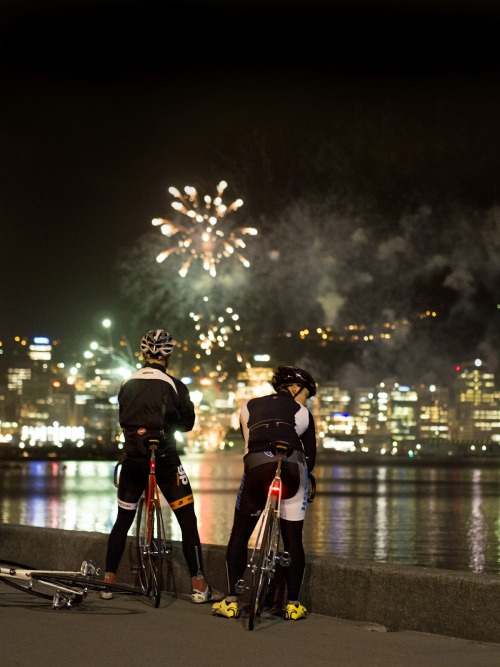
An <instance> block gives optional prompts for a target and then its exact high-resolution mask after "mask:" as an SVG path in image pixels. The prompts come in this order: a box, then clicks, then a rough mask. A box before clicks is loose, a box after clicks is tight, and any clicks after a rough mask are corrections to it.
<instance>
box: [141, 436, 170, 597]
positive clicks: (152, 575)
mask: <svg viewBox="0 0 500 667" xmlns="http://www.w3.org/2000/svg"><path fill="white" fill-rule="evenodd" d="M159 444H160V441H159V440H157V439H153V438H151V439H150V440H149V449H150V452H151V455H150V459H149V476H148V482H147V485H146V488H145V489H144V493H143V494H142V496H141V498H140V499H139V504H138V506H137V523H136V537H135V551H136V555H137V560H138V570H139V581H140V584H141V588H142V591H143V593H144V595H147V596H148V597H151V598H152V600H153V604H154V606H155V607H159V605H160V600H161V591H162V583H163V560H164V559H165V558H166V557H167V555H168V554H170V553H172V543H171V542H170V541H167V539H166V533H165V525H164V523H163V515H162V513H161V504H160V489H159V487H158V484H157V482H156V457H155V451H156V450H157V449H158V446H159Z"/></svg>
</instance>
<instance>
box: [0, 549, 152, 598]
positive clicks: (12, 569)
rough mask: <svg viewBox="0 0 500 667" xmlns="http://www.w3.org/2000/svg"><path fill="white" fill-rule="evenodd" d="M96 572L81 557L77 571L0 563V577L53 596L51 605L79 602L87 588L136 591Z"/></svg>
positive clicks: (25, 589)
mask: <svg viewBox="0 0 500 667" xmlns="http://www.w3.org/2000/svg"><path fill="white" fill-rule="evenodd" d="M98 573H99V568H97V567H96V566H95V564H94V562H93V561H83V562H82V564H81V567H80V570H79V571H78V572H75V571H69V570H68V571H66V570H36V569H32V568H29V567H25V566H21V565H14V564H10V563H0V581H2V582H3V583H5V584H7V585H9V586H12V587H13V588H16V589H18V590H21V591H23V592H25V593H29V594H30V595H36V596H37V597H40V598H43V599H45V600H52V608H53V609H61V608H63V607H72V606H73V605H75V604H79V603H80V602H82V601H83V600H84V599H85V598H86V597H87V594H88V592H89V590H96V591H103V590H112V591H115V592H118V593H126V594H129V595H138V594H139V592H138V591H137V590H134V589H132V588H128V587H127V586H120V585H117V584H105V583H104V582H103V581H102V580H98V579H94V578H93V577H95V576H96V575H98ZM141 594H142V593H141Z"/></svg>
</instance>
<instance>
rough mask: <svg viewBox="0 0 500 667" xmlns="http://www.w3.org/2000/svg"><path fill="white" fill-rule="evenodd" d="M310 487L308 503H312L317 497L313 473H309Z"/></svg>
mask: <svg viewBox="0 0 500 667" xmlns="http://www.w3.org/2000/svg"><path fill="white" fill-rule="evenodd" d="M308 477H309V486H308V489H307V502H308V503H312V501H313V500H314V498H315V497H316V478H315V477H314V475H313V474H312V472H310V473H309V475H308Z"/></svg>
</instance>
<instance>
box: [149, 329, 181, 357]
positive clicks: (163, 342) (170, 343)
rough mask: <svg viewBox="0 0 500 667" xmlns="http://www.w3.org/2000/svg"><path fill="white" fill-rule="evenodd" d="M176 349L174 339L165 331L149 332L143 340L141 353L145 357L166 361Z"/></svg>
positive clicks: (155, 330)
mask: <svg viewBox="0 0 500 667" xmlns="http://www.w3.org/2000/svg"><path fill="white" fill-rule="evenodd" d="M173 349H174V339H173V338H172V336H171V335H170V334H169V333H168V331H163V329H153V331H148V332H147V333H146V334H144V336H143V337H142V338H141V352H142V354H143V356H144V357H150V358H152V359H166V358H167V357H168V356H169V355H170V353H171V352H172V350H173Z"/></svg>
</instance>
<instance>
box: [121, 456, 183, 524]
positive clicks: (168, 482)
mask: <svg viewBox="0 0 500 667" xmlns="http://www.w3.org/2000/svg"><path fill="white" fill-rule="evenodd" d="M163 454H164V455H163V456H158V457H157V459H156V481H157V482H158V486H159V487H160V489H161V492H162V493H163V495H164V496H165V498H166V500H167V502H168V503H169V505H170V507H171V508H172V509H173V510H174V511H175V510H177V509H180V508H181V507H184V506H186V505H193V491H192V489H191V483H190V481H189V478H188V476H187V473H186V471H185V470H184V468H183V466H182V463H181V460H180V458H179V455H178V454H177V452H176V451H175V450H173V451H171V450H169V451H168V454H167V452H164V453H163ZM148 475H149V459H147V460H134V459H129V458H126V459H125V460H124V461H123V463H122V466H121V470H120V477H119V480H118V505H119V506H120V507H122V508H124V509H130V510H135V509H136V507H137V503H138V502H139V498H140V497H141V495H142V492H143V491H144V489H145V488H146V484H147V481H148Z"/></svg>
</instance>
